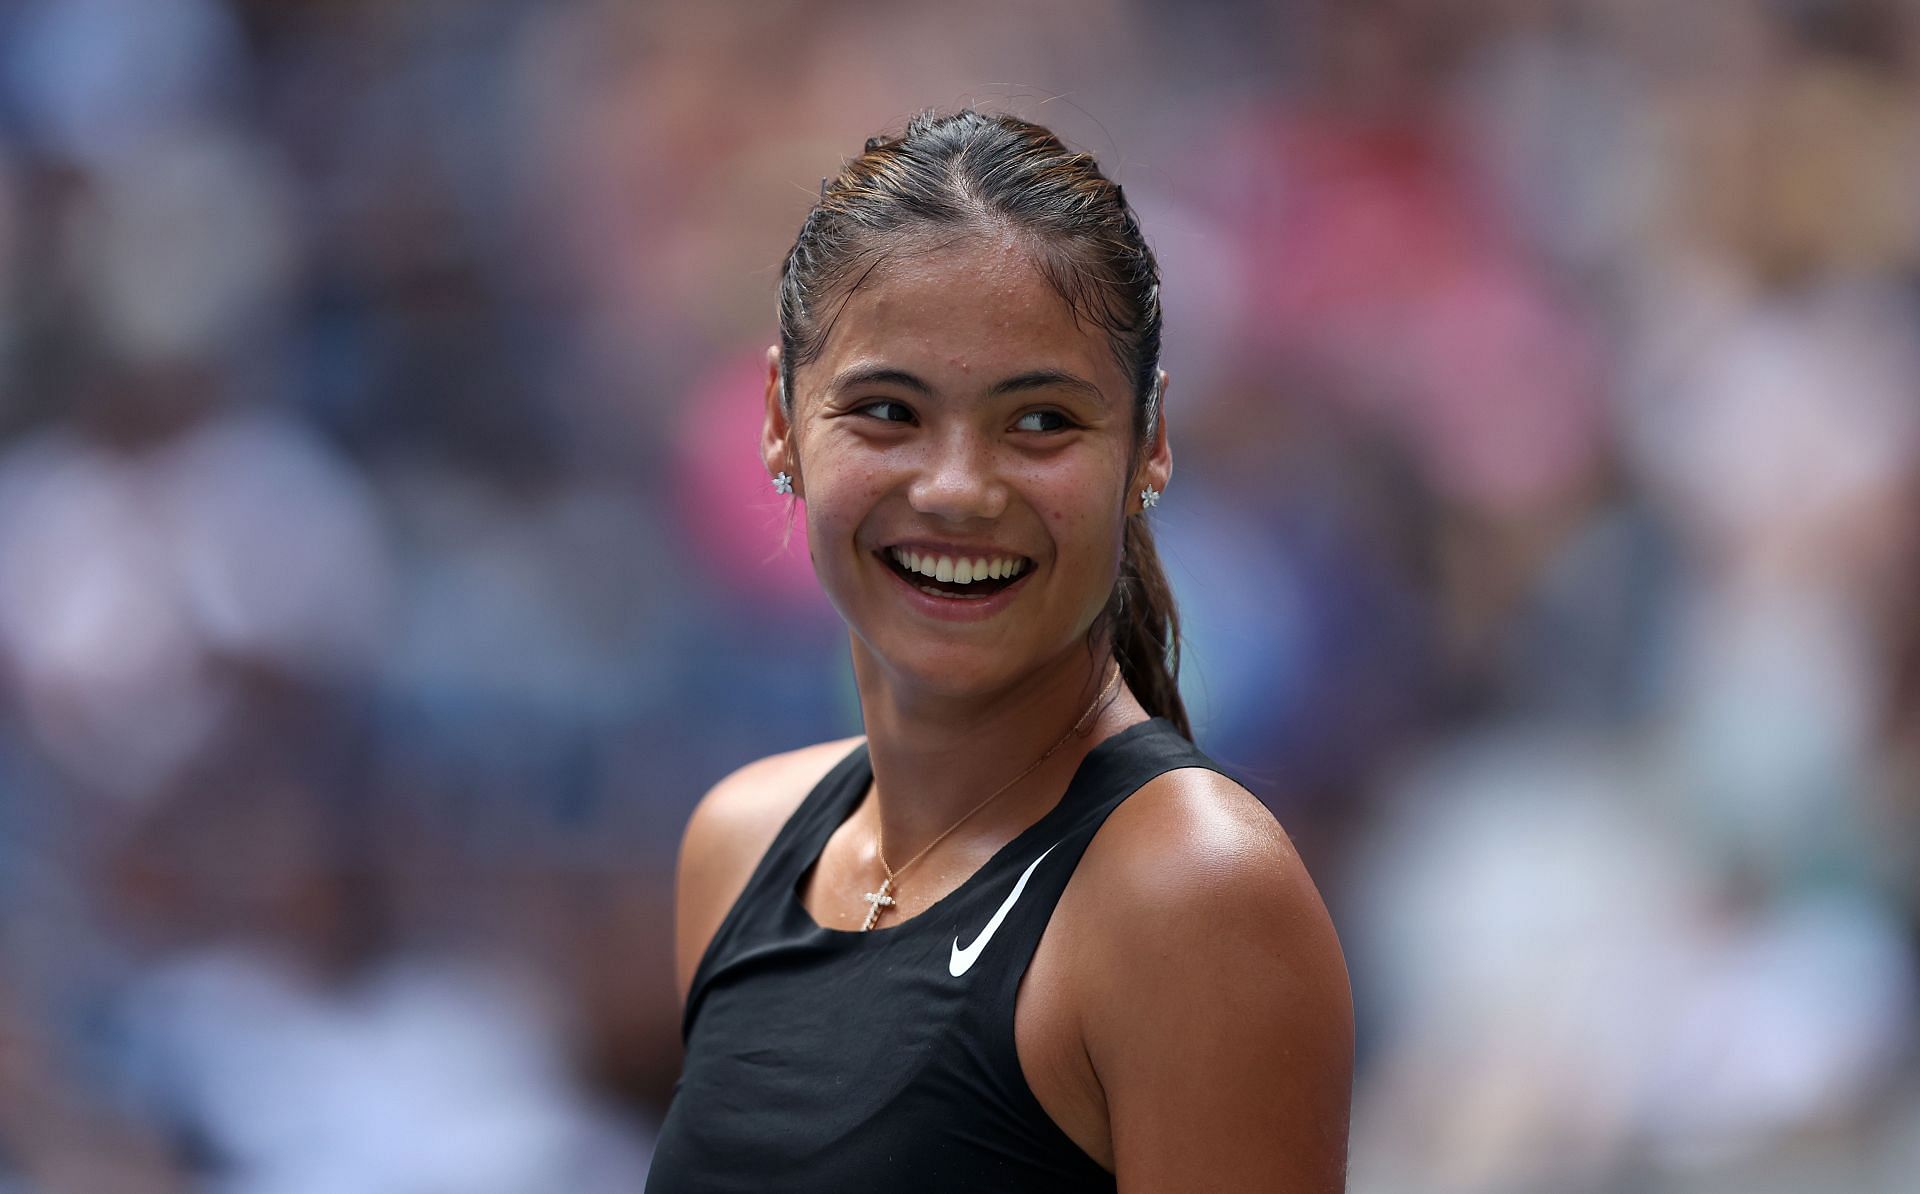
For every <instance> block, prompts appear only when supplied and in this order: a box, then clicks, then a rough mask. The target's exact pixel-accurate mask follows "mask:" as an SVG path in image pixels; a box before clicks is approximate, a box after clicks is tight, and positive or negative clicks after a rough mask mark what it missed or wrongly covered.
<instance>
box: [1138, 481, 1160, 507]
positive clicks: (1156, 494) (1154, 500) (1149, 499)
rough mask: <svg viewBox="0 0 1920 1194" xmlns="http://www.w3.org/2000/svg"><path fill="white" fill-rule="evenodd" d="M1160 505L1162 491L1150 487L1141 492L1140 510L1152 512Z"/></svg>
mask: <svg viewBox="0 0 1920 1194" xmlns="http://www.w3.org/2000/svg"><path fill="white" fill-rule="evenodd" d="M1159 504H1160V491H1159V490H1157V489H1155V488H1154V487H1153V486H1151V485H1149V486H1147V487H1146V488H1145V489H1143V490H1141V491H1140V508H1141V509H1142V510H1151V509H1153V508H1154V507H1155V506H1157V505H1159Z"/></svg>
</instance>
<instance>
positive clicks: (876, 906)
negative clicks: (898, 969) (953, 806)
mask: <svg viewBox="0 0 1920 1194" xmlns="http://www.w3.org/2000/svg"><path fill="white" fill-rule="evenodd" d="M1119 683H1120V665H1119V664H1117V663H1116V664H1114V665H1113V678H1112V679H1111V680H1108V681H1107V683H1106V687H1104V688H1102V689H1101V690H1100V693H1099V695H1098V696H1096V697H1094V698H1093V703H1092V704H1090V705H1088V706H1087V711H1086V712H1085V713H1082V714H1081V715H1080V720H1079V721H1076V722H1074V723H1073V725H1072V726H1071V727H1070V728H1069V729H1068V730H1067V732H1066V733H1064V734H1062V735H1060V738H1059V740H1058V741H1056V742H1055V743H1054V744H1053V745H1052V746H1049V747H1047V751H1046V753H1045V754H1043V755H1041V756H1040V757H1039V758H1037V759H1035V760H1034V761H1033V762H1032V763H1030V764H1028V765H1027V769H1026V770H1025V771H1022V772H1021V773H1020V774H1018V775H1016V776H1014V777H1013V778H1012V779H1010V780H1008V781H1007V782H1006V783H1004V784H1001V785H1000V786H999V787H998V788H996V789H994V792H993V795H991V796H989V797H987V798H986V799H985V800H982V801H981V802H980V803H979V804H976V805H974V806H973V808H971V809H969V810H968V811H967V814H966V816H964V817H961V818H960V819H959V820H958V821H955V822H954V823H953V824H951V825H949V826H947V827H946V828H945V829H943V830H941V832H940V836H939V837H936V838H934V839H933V840H932V841H930V842H928V843H927V844H926V846H925V847H923V848H922V849H921V851H920V853H918V854H915V855H914V856H913V857H912V858H909V859H907V860H906V861H905V862H904V863H901V864H900V866H899V867H897V868H895V867H891V866H888V865H887V839H886V823H885V821H884V820H882V821H880V822H879V824H878V825H877V826H876V828H875V829H874V835H873V836H874V841H873V852H874V853H875V854H877V855H879V857H880V868H881V869H882V870H884V871H886V872H887V877H886V879H885V881H883V882H882V883H881V884H880V890H879V891H870V892H868V893H867V894H866V895H865V896H864V897H862V898H863V899H865V900H866V901H867V903H868V905H869V907H868V908H867V920H866V923H865V924H863V925H861V926H860V931H861V932H863V933H864V932H867V931H868V930H869V929H871V928H873V926H874V925H875V924H877V923H879V920H880V911H881V909H883V908H891V907H893V905H894V899H893V888H894V884H895V883H897V882H898V881H899V879H900V876H901V875H902V874H903V873H904V872H905V871H906V869H907V868H908V867H910V866H912V865H913V864H914V863H916V862H919V861H920V860H921V859H922V858H925V857H926V856H927V851H929V850H931V849H933V848H934V847H935V846H937V845H939V844H940V843H941V841H942V840H943V839H945V837H946V836H947V834H949V833H952V832H953V831H954V830H956V829H958V828H960V827H961V826H962V825H965V824H966V823H967V822H968V821H969V820H971V819H972V818H973V814H974V813H977V812H979V811H980V810H981V809H983V808H985V807H987V806H988V805H989V804H992V803H993V802H994V801H995V800H997V799H998V798H999V797H1000V794H1001V793H1003V792H1005V791H1006V790H1007V789H1008V788H1011V787H1012V786H1013V785H1015V784H1017V783H1019V782H1020V781H1021V780H1023V779H1025V778H1027V777H1028V776H1029V775H1032V774H1033V773H1034V772H1035V771H1036V770H1038V769H1039V767H1040V764H1042V763H1044V762H1046V761H1047V760H1048V759H1050V758H1052V757H1053V752H1054V751H1056V750H1059V749H1060V748H1061V747H1062V746H1064V745H1066V742H1067V739H1069V738H1071V737H1073V736H1074V735H1075V734H1078V733H1081V732H1082V731H1084V730H1085V729H1086V726H1087V722H1088V720H1089V719H1091V718H1092V717H1093V712H1094V710H1095V709H1097V708H1099V707H1100V706H1101V704H1102V703H1103V702H1104V701H1105V700H1106V699H1107V696H1108V694H1109V693H1111V692H1112V691H1113V689H1114V686H1115V685H1117V684H1119Z"/></svg>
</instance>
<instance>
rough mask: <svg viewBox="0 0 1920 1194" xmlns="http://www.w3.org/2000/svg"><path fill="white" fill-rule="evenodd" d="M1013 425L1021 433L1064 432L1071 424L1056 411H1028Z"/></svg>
mask: <svg viewBox="0 0 1920 1194" xmlns="http://www.w3.org/2000/svg"><path fill="white" fill-rule="evenodd" d="M1013 425H1014V426H1015V427H1017V428H1019V429H1020V430H1022V431H1065V430H1066V429H1067V428H1069V427H1071V426H1073V423H1072V421H1071V420H1069V419H1068V418H1067V416H1065V415H1063V414H1061V413H1060V412H1059V411H1057V410H1030V411H1028V412H1027V413H1026V414H1024V415H1021V416H1020V417H1019V418H1018V419H1016V420H1014V424H1013Z"/></svg>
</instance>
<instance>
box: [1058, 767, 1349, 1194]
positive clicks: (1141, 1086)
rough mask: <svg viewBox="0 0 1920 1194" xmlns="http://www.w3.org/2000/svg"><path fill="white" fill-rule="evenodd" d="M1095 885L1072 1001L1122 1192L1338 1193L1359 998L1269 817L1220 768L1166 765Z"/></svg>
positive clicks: (1131, 802)
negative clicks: (1103, 1107) (1173, 768)
mask: <svg viewBox="0 0 1920 1194" xmlns="http://www.w3.org/2000/svg"><path fill="white" fill-rule="evenodd" d="M1083 882H1084V883H1085V884H1086V888H1085V890H1086V892H1087V894H1088V895H1090V896H1093V897H1095V898H1090V899H1083V900H1080V901H1077V902H1076V907H1078V908H1081V909H1085V911H1084V912H1083V913H1081V919H1080V920H1079V925H1080V926H1081V927H1083V928H1084V929H1085V930H1087V932H1086V937H1085V945H1084V947H1083V948H1082V949H1079V950H1076V951H1075V952H1076V955H1077V956H1076V964H1077V968H1078V969H1080V972H1081V973H1080V975H1079V976H1078V977H1079V978H1080V979H1082V980H1085V981H1083V982H1078V981H1077V982H1076V983H1075V988H1076V991H1077V992H1079V995H1078V997H1077V1000H1076V1001H1077V1002H1078V1004H1079V1009H1080V1017H1079V1018H1080V1023H1081V1031H1082V1034H1083V1037H1084V1043H1085V1047H1086V1050H1087V1057H1088V1058H1089V1060H1090V1061H1091V1063H1092V1065H1093V1068H1094V1072H1095V1074H1096V1075H1097V1077H1098V1079H1099V1082H1100V1087H1101V1089H1102V1090H1103V1091H1104V1092H1105V1097H1106V1102H1107V1108H1106V1110H1107V1119H1108V1125H1109V1129H1110V1132H1111V1140H1112V1148H1113V1158H1114V1162H1115V1172H1116V1174H1118V1175H1119V1176H1120V1177H1121V1186H1122V1187H1123V1188H1126V1187H1128V1186H1131V1187H1133V1188H1136V1189H1163V1188H1174V1187H1179V1188H1183V1189H1196V1190H1198V1189H1216V1188H1217V1189H1223V1190H1224V1189H1253V1188H1274V1189H1286V1190H1297V1191H1319V1190H1339V1189H1343V1188H1344V1181H1345V1165H1346V1143H1347V1128H1348V1112H1349V1104H1350V1098H1351V1085H1352V1074H1353V1000H1352V993H1351V989H1350V987H1349V984H1348V978H1347V969H1346V962H1345V958H1344V956H1343V954H1342V952H1341V948H1340V942H1339V937H1338V935H1337V934H1336V933H1335V931H1334V927H1333V923H1332V920H1331V918H1330V917H1329V916H1328V914H1327V910H1326V906H1325V904H1324V903H1323V902H1322V900H1321V898H1320V893H1319V889H1318V888H1317V887H1316V885H1315V884H1314V882H1313V879H1312V877H1311V876H1309V875H1308V873H1307V869H1306V866H1305V865H1304V864H1303V863H1302V862H1301V859H1300V856H1299V854H1298V853H1297V852H1296V851H1295V850H1294V847H1293V843H1292V841H1291V840H1290V839H1289V838H1288V837H1287V834H1286V832H1285V830H1284V829H1282V828H1281V826H1280V824H1279V823H1278V822H1277V821H1276V820H1275V819H1274V817H1273V814H1272V813H1271V812H1269V811H1268V810H1267V808H1266V806H1265V805H1263V804H1261V803H1260V801H1259V800H1258V799H1257V798H1255V797H1254V796H1253V794H1252V793H1250V792H1248V791H1247V790H1246V789H1245V788H1243V787H1241V786H1240V785H1239V784H1237V783H1234V782H1233V781H1232V780H1231V779H1228V778H1227V777H1225V776H1223V775H1220V774H1218V773H1216V772H1212V771H1207V770H1204V769H1199V768H1185V769H1181V770H1178V771H1172V772H1168V773H1166V774H1164V775H1161V776H1159V777H1158V778H1156V779H1154V780H1152V781H1150V782H1149V783H1147V784H1146V785H1144V786H1143V787H1142V788H1140V790H1139V791H1137V792H1135V793H1134V794H1133V795H1132V796H1131V797H1129V798H1128V799H1127V800H1126V801H1124V802H1123V803H1122V804H1121V805H1120V807H1119V808H1117V809H1115V810H1114V812H1113V813H1112V815H1111V816H1110V817H1109V818H1108V820H1107V823H1106V824H1105V825H1103V826H1102V827H1101V829H1100V832H1099V833H1098V834H1096V835H1095V837H1094V840H1093V842H1092V844H1091V845H1090V846H1089V847H1088V850H1087V853H1086V856H1085V857H1084V858H1083V859H1082V861H1081V864H1080V867H1079V869H1078V870H1076V872H1075V875H1074V878H1073V883H1074V884H1075V885H1079V884H1082V883H1083ZM1197 1174H1206V1175H1208V1180H1206V1181H1204V1182H1201V1183H1199V1184H1195V1183H1194V1176H1195V1175H1197ZM1276 1179H1282V1180H1278V1181H1276Z"/></svg>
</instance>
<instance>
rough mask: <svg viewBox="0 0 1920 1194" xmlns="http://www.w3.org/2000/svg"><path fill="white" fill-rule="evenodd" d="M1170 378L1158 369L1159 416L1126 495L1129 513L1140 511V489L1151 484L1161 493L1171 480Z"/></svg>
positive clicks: (1165, 372) (1164, 371)
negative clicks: (1168, 427) (1168, 444)
mask: <svg viewBox="0 0 1920 1194" xmlns="http://www.w3.org/2000/svg"><path fill="white" fill-rule="evenodd" d="M1169 380H1170V379H1169V378H1168V376H1167V371H1166V370H1165V369H1162V370H1160V401H1159V408H1160V417H1159V418H1158V419H1156V420H1154V428H1153V439H1152V440H1150V441H1149V442H1148V444H1147V454H1146V457H1145V458H1144V459H1143V460H1141V462H1140V468H1139V471H1138V472H1137V473H1136V474H1135V477H1134V484H1133V490H1132V492H1130V493H1129V494H1128V495H1127V510H1128V512H1129V513H1132V514H1138V513H1140V512H1141V508H1142V507H1141V503H1140V491H1141V490H1142V489H1144V488H1146V487H1147V486H1149V485H1151V486H1153V487H1154V488H1155V489H1157V490H1159V491H1160V492H1161V493H1165V492H1166V491H1167V482H1169V481H1171V480H1173V449H1172V448H1170V447H1168V446H1167V382H1168V381H1169Z"/></svg>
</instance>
